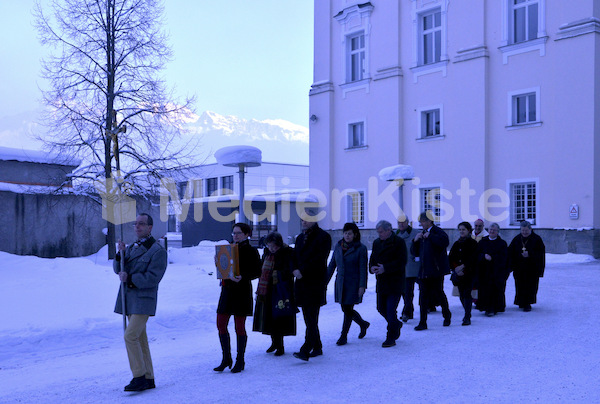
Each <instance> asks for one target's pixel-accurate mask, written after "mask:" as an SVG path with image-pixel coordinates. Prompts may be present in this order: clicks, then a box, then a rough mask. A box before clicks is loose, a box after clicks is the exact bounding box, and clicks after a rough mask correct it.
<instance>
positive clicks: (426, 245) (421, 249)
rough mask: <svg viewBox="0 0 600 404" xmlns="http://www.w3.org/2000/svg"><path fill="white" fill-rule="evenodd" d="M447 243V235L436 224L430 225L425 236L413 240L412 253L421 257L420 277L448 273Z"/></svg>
mask: <svg viewBox="0 0 600 404" xmlns="http://www.w3.org/2000/svg"><path fill="white" fill-rule="evenodd" d="M413 240H414V239H413ZM449 244H450V240H449V239H448V235H447V234H446V232H445V231H444V230H442V229H440V228H439V227H438V226H431V228H430V229H429V236H428V237H427V238H422V239H420V240H417V241H413V244H412V247H411V250H412V253H413V254H414V256H415V257H420V259H421V270H420V272H419V278H420V279H423V278H434V277H443V276H444V275H448V274H449V273H450V264H449V263H448V254H447V253H446V248H448V245H449Z"/></svg>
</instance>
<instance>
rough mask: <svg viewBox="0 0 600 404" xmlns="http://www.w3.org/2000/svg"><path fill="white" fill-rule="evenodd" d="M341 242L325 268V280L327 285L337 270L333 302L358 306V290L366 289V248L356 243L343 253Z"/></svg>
mask: <svg viewBox="0 0 600 404" xmlns="http://www.w3.org/2000/svg"><path fill="white" fill-rule="evenodd" d="M342 240H343V239H342ZM342 240H340V241H338V242H337V243H336V245H335V248H334V249H333V257H331V261H330V262H329V266H328V267H327V279H328V283H329V281H331V278H332V276H333V272H334V271H335V270H336V268H337V274H336V276H335V301H336V302H337V303H340V304H358V303H361V302H362V297H360V296H359V295H358V288H365V289H366V288H367V263H368V261H367V247H366V246H365V245H364V244H363V243H361V242H360V241H356V242H353V243H351V244H350V246H349V248H348V249H347V250H346V251H345V252H344V250H343V249H342Z"/></svg>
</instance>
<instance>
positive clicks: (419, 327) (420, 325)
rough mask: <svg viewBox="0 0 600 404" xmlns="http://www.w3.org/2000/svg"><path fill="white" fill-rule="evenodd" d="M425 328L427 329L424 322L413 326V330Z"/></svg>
mask: <svg viewBox="0 0 600 404" xmlns="http://www.w3.org/2000/svg"><path fill="white" fill-rule="evenodd" d="M426 329H427V324H425V323H419V324H417V326H416V327H415V331H423V330H426Z"/></svg>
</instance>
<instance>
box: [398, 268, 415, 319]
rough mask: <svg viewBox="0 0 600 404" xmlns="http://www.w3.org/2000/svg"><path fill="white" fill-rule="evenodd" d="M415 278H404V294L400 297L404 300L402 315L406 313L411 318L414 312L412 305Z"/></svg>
mask: <svg viewBox="0 0 600 404" xmlns="http://www.w3.org/2000/svg"><path fill="white" fill-rule="evenodd" d="M416 281H417V278H412V277H411V278H406V283H405V284H404V294H403V295H402V299H403V300H404V308H403V309H402V315H406V316H408V317H409V318H412V317H413V315H414V314H415V306H414V305H413V299H414V298H415V282H416Z"/></svg>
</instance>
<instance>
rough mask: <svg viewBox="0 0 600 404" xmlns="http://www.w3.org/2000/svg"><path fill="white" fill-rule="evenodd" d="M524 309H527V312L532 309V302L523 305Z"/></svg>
mask: <svg viewBox="0 0 600 404" xmlns="http://www.w3.org/2000/svg"><path fill="white" fill-rule="evenodd" d="M523 311H526V312H529V311H531V305H530V304H526V305H525V307H523Z"/></svg>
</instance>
